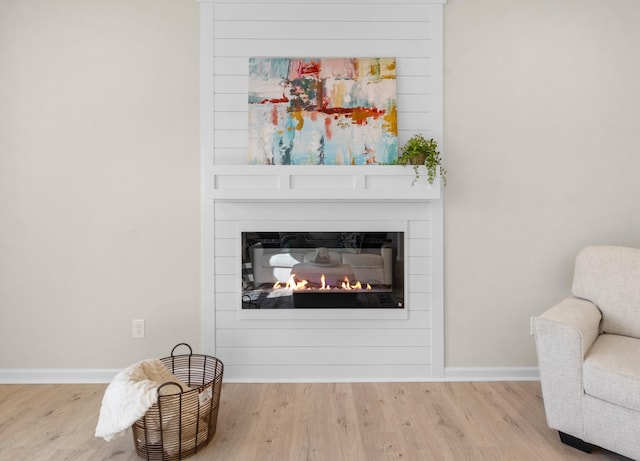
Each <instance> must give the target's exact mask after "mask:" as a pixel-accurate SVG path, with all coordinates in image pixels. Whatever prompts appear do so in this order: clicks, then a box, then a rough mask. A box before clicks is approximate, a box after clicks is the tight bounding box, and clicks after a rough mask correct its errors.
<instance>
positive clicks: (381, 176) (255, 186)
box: [209, 165, 442, 201]
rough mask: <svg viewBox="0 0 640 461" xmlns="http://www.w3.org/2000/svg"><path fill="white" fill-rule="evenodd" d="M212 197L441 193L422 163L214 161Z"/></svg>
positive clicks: (417, 196) (420, 196)
mask: <svg viewBox="0 0 640 461" xmlns="http://www.w3.org/2000/svg"><path fill="white" fill-rule="evenodd" d="M210 174H211V175H212V176H213V181H211V183H210V184H212V190H210V191H209V196H210V198H213V199H214V200H225V201H226V200H258V201H260V200H305V201H308V200H320V201H321V200H367V201H369V200H377V201H398V200H402V201H407V200H409V201H428V200H437V199H440V198H441V197H442V187H441V183H440V178H436V180H435V181H434V182H433V184H429V183H428V182H427V171H426V168H425V167H424V166H421V167H420V177H419V178H418V180H417V181H416V182H415V183H414V184H412V183H413V181H414V178H415V173H414V171H413V167H411V166H408V167H404V166H398V165H388V166H387V165H366V166H359V165H353V166H329V165H325V166H314V165H295V166H294V165H291V166H289V165H287V166H284V165H278V166H260V165H217V166H214V167H212V168H211V171H210Z"/></svg>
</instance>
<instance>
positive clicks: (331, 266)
mask: <svg viewBox="0 0 640 461" xmlns="http://www.w3.org/2000/svg"><path fill="white" fill-rule="evenodd" d="M404 304H405V303H404V232H342V231H341V232H242V308H243V309H308V308H316V309H318V308H325V309H336V308H338V309H344V308H386V309H403V308H404Z"/></svg>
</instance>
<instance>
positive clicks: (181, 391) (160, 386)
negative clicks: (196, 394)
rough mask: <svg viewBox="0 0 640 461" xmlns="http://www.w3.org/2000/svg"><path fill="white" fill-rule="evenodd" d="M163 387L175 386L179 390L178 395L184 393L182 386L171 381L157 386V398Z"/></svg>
mask: <svg viewBox="0 0 640 461" xmlns="http://www.w3.org/2000/svg"><path fill="white" fill-rule="evenodd" d="M164 386H177V387H178V389H180V393H181V394H183V393H184V390H183V389H182V386H181V385H180V384H178V383H175V382H173V381H169V382H166V383H164V384H161V385H159V386H158V397H160V389H162V388H163V387H164ZM174 394H177V392H174ZM167 395H171V394H167Z"/></svg>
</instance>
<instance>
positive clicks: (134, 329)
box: [131, 319, 145, 338]
mask: <svg viewBox="0 0 640 461" xmlns="http://www.w3.org/2000/svg"><path fill="white" fill-rule="evenodd" d="M144 334H145V328H144V319H133V320H132V322H131V337H132V338H144Z"/></svg>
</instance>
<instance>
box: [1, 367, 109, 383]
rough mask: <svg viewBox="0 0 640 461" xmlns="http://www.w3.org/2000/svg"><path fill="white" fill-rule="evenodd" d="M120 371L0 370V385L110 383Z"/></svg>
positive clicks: (82, 369)
mask: <svg viewBox="0 0 640 461" xmlns="http://www.w3.org/2000/svg"><path fill="white" fill-rule="evenodd" d="M119 371H120V370H109V369H84V368H77V369H76V368H74V369H64V368H24V369H21V368H17V369H0V384H85V383H110V382H111V381H112V380H113V377H114V376H115V375H116V374H118V372H119Z"/></svg>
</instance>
